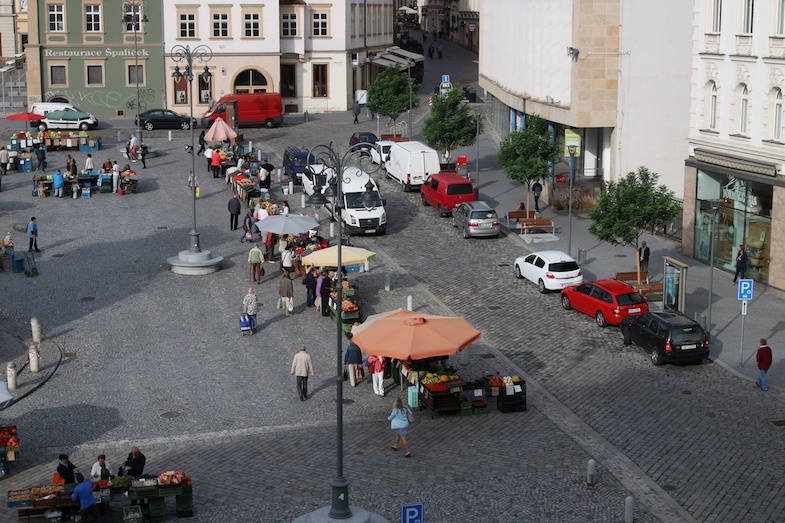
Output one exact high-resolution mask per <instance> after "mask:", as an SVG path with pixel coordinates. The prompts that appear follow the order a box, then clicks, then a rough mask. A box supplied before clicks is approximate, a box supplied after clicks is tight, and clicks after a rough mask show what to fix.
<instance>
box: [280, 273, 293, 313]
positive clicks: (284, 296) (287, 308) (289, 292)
mask: <svg viewBox="0 0 785 523" xmlns="http://www.w3.org/2000/svg"><path fill="white" fill-rule="evenodd" d="M278 296H280V297H281V300H282V302H283V303H282V308H283V315H284V316H289V314H291V312H292V311H293V310H294V288H293V287H292V279H291V278H290V277H289V271H286V270H284V271H283V274H282V275H281V283H280V284H279V285H278Z"/></svg>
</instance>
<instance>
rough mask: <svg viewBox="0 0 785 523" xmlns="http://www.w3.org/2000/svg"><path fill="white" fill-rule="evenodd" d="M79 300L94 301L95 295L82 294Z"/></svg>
mask: <svg viewBox="0 0 785 523" xmlns="http://www.w3.org/2000/svg"><path fill="white" fill-rule="evenodd" d="M79 299H80V300H81V301H85V302H86V301H94V300H95V296H84V297H83V298H79Z"/></svg>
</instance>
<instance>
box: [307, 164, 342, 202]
mask: <svg viewBox="0 0 785 523" xmlns="http://www.w3.org/2000/svg"><path fill="white" fill-rule="evenodd" d="M334 175H335V172H334V171H333V170H332V169H331V168H329V167H327V166H325V165H324V164H320V163H316V164H312V165H308V166H306V167H305V170H304V171H303V173H302V178H301V181H302V184H303V192H304V193H305V194H307V195H308V196H311V195H312V194H313V193H317V192H318V193H323V192H324V190H325V189H326V188H327V181H328V180H331V179H332V177H333V176H334Z"/></svg>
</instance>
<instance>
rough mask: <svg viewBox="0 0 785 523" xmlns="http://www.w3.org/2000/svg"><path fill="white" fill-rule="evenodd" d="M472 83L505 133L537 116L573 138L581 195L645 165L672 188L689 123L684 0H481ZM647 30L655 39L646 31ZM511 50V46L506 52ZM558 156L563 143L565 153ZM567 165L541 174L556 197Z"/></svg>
mask: <svg viewBox="0 0 785 523" xmlns="http://www.w3.org/2000/svg"><path fill="white" fill-rule="evenodd" d="M480 8H481V13H480V20H482V23H483V26H484V27H485V28H489V27H492V28H493V30H490V31H487V30H486V31H484V33H483V37H482V39H481V41H480V67H479V70H480V86H481V87H483V88H484V89H485V91H486V93H487V94H488V95H490V96H489V97H488V98H489V99H490V103H491V111H490V113H491V116H490V117H491V121H492V124H493V125H494V126H495V127H496V128H497V129H498V130H499V131H500V133H501V134H502V135H503V136H504V135H506V134H507V133H509V132H510V131H513V130H515V129H518V128H520V127H522V126H523V125H524V122H525V118H526V115H531V114H536V115H539V116H541V117H543V118H545V119H546V120H548V121H549V122H551V124H552V125H553V128H554V130H555V131H556V135H557V139H559V140H560V141H564V140H565V138H567V141H568V142H571V143H578V142H579V147H578V151H577V154H576V156H577V158H576V160H575V162H576V178H575V182H576V184H578V185H579V186H584V187H586V192H585V194H582V198H586V200H587V201H586V203H587V204H589V205H591V202H592V201H593V200H594V198H596V195H597V194H598V190H599V187H601V185H602V182H603V181H608V180H616V179H618V177H619V176H621V175H624V174H626V173H627V172H630V171H634V170H637V168H638V167H640V166H646V167H648V168H649V169H650V170H651V171H654V172H657V173H659V174H660V177H661V178H660V181H661V182H662V183H665V184H666V185H668V187H669V188H671V189H672V190H673V191H674V192H675V193H676V195H677V197H681V194H682V190H683V189H682V188H683V180H682V176H683V163H684V157H685V154H686V151H687V147H686V135H687V133H688V129H689V122H688V112H689V101H688V100H689V89H690V53H691V39H692V28H691V19H692V6H691V5H690V4H689V3H688V2H684V1H683V0H662V1H660V2H656V3H640V2H624V1H622V0H494V1H493V2H484V3H482V4H480ZM652 34H656V35H657V37H656V38H652ZM513 50H514V52H513ZM565 156H566V152H565ZM566 171H567V164H566V163H562V164H560V165H557V166H556V172H555V174H556V175H557V176H555V177H554V178H553V179H552V180H549V183H548V184H546V185H548V187H549V189H550V191H553V192H555V193H554V194H549V197H550V198H552V199H554V201H552V203H553V204H554V205H556V206H557V207H558V206H559V204H558V202H557V201H555V200H556V199H558V198H559V196H558V194H556V193H560V192H563V191H564V190H565V186H566V184H567V181H568V180H567V177H566V176H563V175H561V176H559V174H563V173H565V172H566Z"/></svg>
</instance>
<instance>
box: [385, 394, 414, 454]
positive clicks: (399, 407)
mask: <svg viewBox="0 0 785 523" xmlns="http://www.w3.org/2000/svg"><path fill="white" fill-rule="evenodd" d="M411 415H412V410H411V409H410V408H409V407H408V406H406V405H404V404H403V400H402V399H401V398H400V397H398V398H396V399H395V401H394V402H393V408H392V412H390V415H389V416H388V417H387V419H388V420H390V428H391V429H393V430H394V431H395V443H393V444H392V447H390V448H391V449H392V450H393V451H397V450H398V445H399V444H400V443H403V448H404V450H405V451H406V454H404V457H407V458H411V457H412V452H411V450H410V449H409V442H408V441H407V440H406V437H407V436H408V435H409V416H411Z"/></svg>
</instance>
